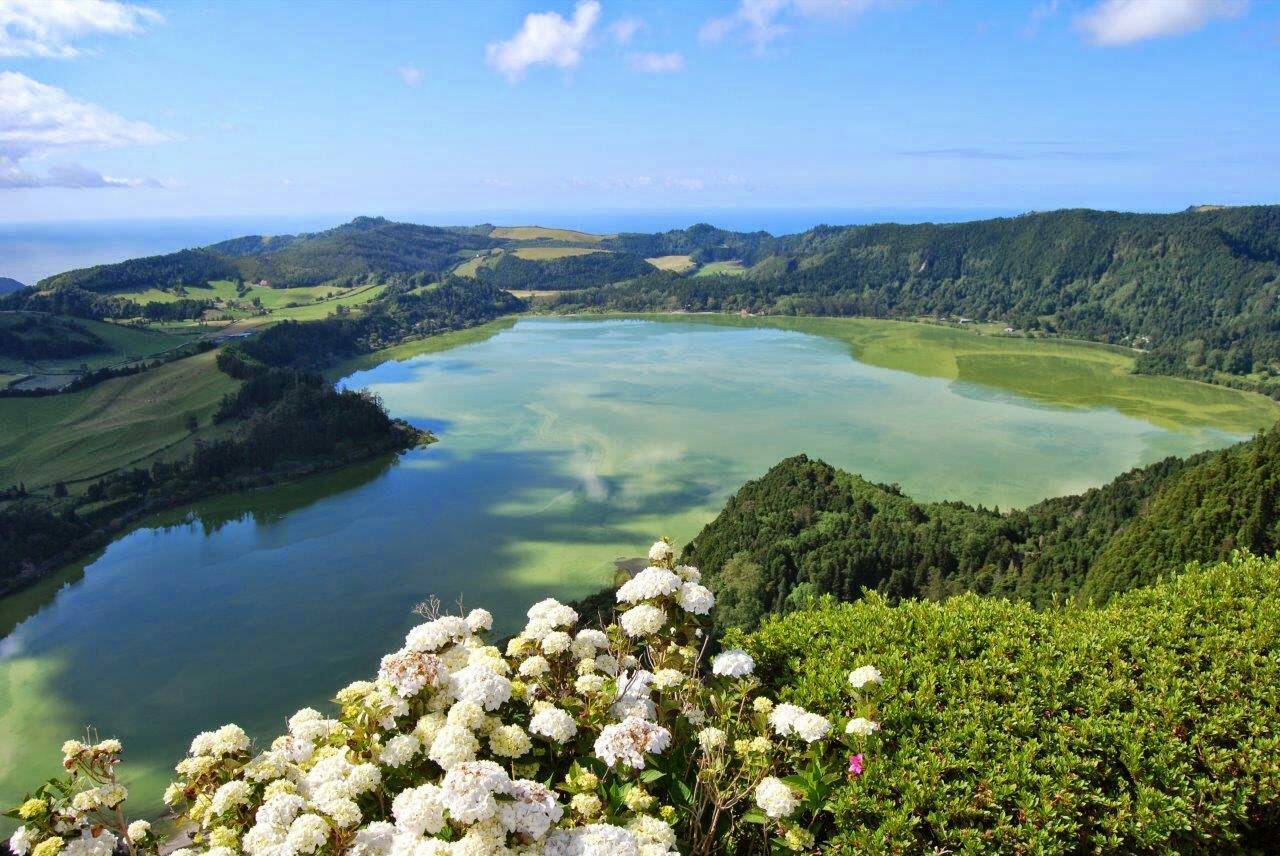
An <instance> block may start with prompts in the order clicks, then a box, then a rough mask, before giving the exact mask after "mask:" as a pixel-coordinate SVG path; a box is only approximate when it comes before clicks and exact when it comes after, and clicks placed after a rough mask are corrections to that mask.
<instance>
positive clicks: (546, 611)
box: [525, 597, 578, 630]
mask: <svg viewBox="0 0 1280 856" xmlns="http://www.w3.org/2000/svg"><path fill="white" fill-rule="evenodd" d="M525 615H527V616H528V618H529V620H530V621H536V622H541V623H544V624H546V625H547V626H548V627H549V628H550V629H552V630H554V629H556V628H558V627H568V626H570V625H572V624H577V623H578V613H576V612H574V611H573V609H571V608H570V607H567V606H565V605H564V604H563V603H561V602H560V601H558V600H556V599H555V598H553V597H549V598H547V599H546V600H540V601H538V602H537V603H535V604H534V605H533V606H531V607H529V611H528V612H527V613H525Z"/></svg>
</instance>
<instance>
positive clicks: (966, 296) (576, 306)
mask: <svg viewBox="0 0 1280 856" xmlns="http://www.w3.org/2000/svg"><path fill="white" fill-rule="evenodd" d="M512 235H515V236H518V237H508V236H512ZM555 247H571V248H580V249H579V250H578V254H567V253H566V254H561V255H558V256H557V255H556V254H554V253H552V252H550V250H551V249H552V248H555ZM528 248H538V249H537V250H532V249H528ZM588 248H589V249H590V250H592V251H593V252H592V253H590V254H583V252H582V251H583V250H585V249H588ZM534 252H537V253H541V255H537V256H534V255H531V254H532V253H534ZM522 253H523V254H522ZM476 256H483V257H484V258H483V259H482V260H483V261H485V264H483V265H476V264H474V261H475V257H476ZM682 256H683V257H687V258H688V264H687V265H684V264H682V265H677V266H671V267H673V268H675V269H671V270H658V269H657V267H656V266H655V265H653V264H650V263H648V262H646V261H644V260H645V259H654V260H662V259H671V258H676V259H679V258H680V257H682ZM717 262H721V263H725V264H720V265H717V264H715V263H717ZM468 265H470V271H469V272H468V271H467V270H465V268H466V266H468ZM677 270H678V271H679V272H677ZM450 273H460V274H462V275H465V276H470V277H472V278H480V279H482V280H485V281H487V282H488V283H490V284H493V285H497V286H499V287H502V288H508V289H516V290H528V291H531V292H557V293H556V294H554V295H550V296H544V297H540V298H538V299H539V301H540V305H541V306H542V307H543V308H546V309H550V310H552V311H575V310H582V309H607V310H618V311H649V310H670V309H683V310H688V311H733V312H736V311H740V310H747V311H752V312H761V313H770V314H811V315H864V316H870V317H908V318H910V317H919V316H943V317H964V318H968V319H978V320H991V321H998V322H1002V323H1004V324H1007V325H1008V326H1010V327H1012V328H1014V329H1015V330H1018V331H1025V330H1029V331H1035V332H1037V333H1050V334H1052V333H1058V334H1066V335H1070V336H1075V337H1079V338H1087V339H1092V340H1096V341H1102V342H1109V343H1113V344H1119V345H1125V346H1130V347H1137V348H1140V349H1141V350H1143V351H1144V353H1143V355H1142V357H1141V358H1140V360H1139V370H1140V371H1145V372H1150V373H1159V374H1175V375H1183V376H1188V377H1194V378H1197V379H1202V380H1212V381H1220V382H1221V381H1223V380H1228V381H1231V382H1233V383H1237V384H1238V385H1245V386H1249V387H1250V388H1256V389H1267V390H1277V391H1280V312H1278V311H1277V308H1278V306H1280V206H1247V207H1221V206H1196V207H1193V208H1191V209H1188V210H1186V211H1183V212H1179V213H1176V214H1126V213H1118V212H1107V211H1093V210H1087V209H1070V210H1062V211H1051V212H1043V213H1033V214H1025V215H1022V216H1019V217H1005V218H996V219H989V220H975V221H971V222H966V223H947V224H933V223H924V224H916V225H895V224H879V225H869V226H817V227H814V228H812V229H809V230H807V231H805V232H801V233H798V234H794V235H784V236H774V235H771V234H769V233H767V232H733V231H729V230H724V229H718V228H716V227H714V226H711V225H708V224H705V223H702V224H697V225H694V226H691V227H689V228H687V229H678V230H671V231H667V232H661V233H654V234H647V233H622V234H618V235H612V236H600V235H587V234H585V233H576V232H572V231H569V230H557V229H539V228H536V227H519V228H495V227H493V226H491V225H489V224H483V225H480V226H471V227H435V226H421V225H415V224H409V223H396V222H393V221H390V220H386V219H384V218H379V217H358V218H356V219H355V220H352V221H351V222H350V223H347V224H344V225H342V226H338V227H336V228H334V229H329V230H326V231H323V232H314V233H305V234H298V235H278V236H245V237H240V238H233V239H230V240H227V241H223V242H220V243H217V244H212V245H210V246H208V247H203V248H199V249H192V250H183V251H181V252H178V253H170V254H167V255H162V256H152V257H149V258H143V259H133V260H130V261H126V262H121V263H118V264H113V265H99V266H97V267H93V268H86V269H82V270H76V271H68V272H66V273H63V274H58V275H57V276H53V277H49V278H47V279H44V280H41V281H40V283H38V287H39V288H41V289H45V290H61V289H79V290H82V291H88V292H93V293H97V294H110V293H112V292H125V291H142V290H145V289H147V288H153V287H154V288H162V289H171V288H173V287H174V286H178V285H191V284H197V283H202V282H204V281H206V280H209V279H241V280H249V281H255V282H258V281H265V282H267V283H268V284H270V285H272V286H278V287H289V286H296V285H316V284H321V283H337V284H354V283H355V282H360V281H369V280H382V279H385V278H387V277H394V276H405V275H425V276H430V277H434V278H440V277H444V276H447V275H449V274H450ZM707 274H712V275H707ZM727 274H732V275H727ZM1232 378H1237V379H1238V380H1231V379H1232Z"/></svg>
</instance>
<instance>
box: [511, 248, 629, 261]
mask: <svg viewBox="0 0 1280 856" xmlns="http://www.w3.org/2000/svg"><path fill="white" fill-rule="evenodd" d="M512 252H513V253H515V254H516V256H517V257H518V258H522V259H529V260H531V261H546V260H548V259H563V258H565V257H566V256H589V255H592V254H593V253H606V252H608V250H595V249H591V248H590V247H517V248H516V249H514V250H512Z"/></svg>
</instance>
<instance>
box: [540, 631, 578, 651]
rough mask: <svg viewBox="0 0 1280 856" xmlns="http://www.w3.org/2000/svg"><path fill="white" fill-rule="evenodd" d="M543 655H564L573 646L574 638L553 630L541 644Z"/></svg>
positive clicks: (544, 637)
mask: <svg viewBox="0 0 1280 856" xmlns="http://www.w3.org/2000/svg"><path fill="white" fill-rule="evenodd" d="M539 644H540V645H541V647H542V651H543V653H546V654H551V655H553V656H554V655H556V654H563V653H564V652H565V651H568V650H569V646H570V645H572V644H573V638H572V637H571V636H569V634H568V633H565V632H564V631H563V630H552V631H551V632H550V633H548V634H547V635H546V636H543V637H542V642H541V643H539Z"/></svg>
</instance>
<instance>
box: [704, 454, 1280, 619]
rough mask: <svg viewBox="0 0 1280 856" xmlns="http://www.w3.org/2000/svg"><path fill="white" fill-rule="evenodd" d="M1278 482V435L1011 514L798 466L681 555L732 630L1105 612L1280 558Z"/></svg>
mask: <svg viewBox="0 0 1280 856" xmlns="http://www.w3.org/2000/svg"><path fill="white" fill-rule="evenodd" d="M1278 483H1280V429H1272V430H1271V431H1268V432H1266V433H1264V434H1261V435H1259V436H1258V437H1257V438H1255V439H1253V440H1250V441H1248V442H1246V443H1241V444H1239V445H1237V446H1233V447H1230V448H1228V449H1225V450H1222V451H1220V452H1206V453H1203V454H1201V455H1197V456H1195V457H1192V458H1190V459H1179V458H1169V459H1166V460H1164V461H1161V462H1159V463H1156V464H1152V465H1151V466H1148V467H1143V468H1140V469H1134V470H1131V471H1130V472H1128V473H1125V474H1123V475H1121V476H1120V477H1118V478H1117V479H1115V480H1114V481H1112V482H1111V483H1109V484H1107V485H1104V486H1103V487H1101V488H1096V489H1094V490H1090V491H1086V492H1085V493H1083V494H1080V495H1079V496H1071V497H1061V498H1055V499H1049V500H1045V501H1043V502H1040V503H1037V504H1036V505H1033V506H1031V507H1029V508H1026V509H1021V510H1017V511H1012V512H1007V513H1001V512H998V511H995V510H990V509H984V508H975V507H973V506H969V505H966V504H964V503H959V502H938V503H919V502H915V501H914V500H912V499H911V498H909V497H907V496H904V495H903V494H902V493H901V492H900V491H899V490H898V488H897V487H895V486H891V485H879V484H873V483H871V482H868V481H866V480H865V479H863V478H861V477H859V476H856V475H853V474H851V473H846V472H843V471H840V470H837V469H835V468H834V467H831V466H829V465H828V464H825V463H823V462H821V461H814V460H810V459H809V458H807V457H805V456H803V455H801V456H798V457H795V458H789V459H787V460H785V461H783V462H781V463H779V464H778V465H776V466H775V467H773V468H772V469H771V470H770V471H769V472H768V473H766V474H765V475H764V476H763V477H762V478H760V479H757V480H755V481H752V482H748V483H747V484H746V485H745V486H744V487H743V488H742V489H741V490H739V491H738V493H737V494H736V495H735V496H734V497H733V498H731V499H730V500H729V502H728V504H727V505H726V506H725V508H724V510H723V511H722V512H721V513H720V514H719V515H718V516H717V517H716V519H715V520H713V521H712V522H711V523H709V524H708V525H707V526H706V527H705V528H704V529H703V530H702V532H700V533H699V534H698V536H697V537H696V538H695V539H694V540H693V541H692V542H691V543H690V544H689V545H688V546H687V547H686V549H685V555H684V558H685V560H686V561H688V562H689V563H691V564H694V565H697V566H699V567H701V568H702V569H703V570H704V572H706V573H707V574H708V576H709V577H710V579H711V587H712V589H713V590H714V591H715V592H716V593H717V596H718V597H719V598H720V604H721V609H720V620H721V621H722V622H723V623H724V624H726V625H731V626H744V627H751V626H753V625H754V624H755V623H756V622H757V621H759V620H760V618H761V617H762V616H763V615H766V614H768V613H776V612H783V611H786V610H788V609H793V608H795V607H796V606H797V605H799V604H802V603H803V602H804V601H805V599H806V598H808V597H811V596H813V595H818V594H832V595H835V596H836V597H838V598H841V599H844V600H854V599H857V598H858V597H860V596H861V595H862V593H863V591H864V590H871V591H876V592H879V593H881V594H883V595H885V596H887V597H889V598H891V599H898V598H908V597H927V598H931V599H941V598H945V597H948V596H952V595H955V594H958V593H960V592H964V591H971V592H977V593H979V594H989V595H997V596H1001V597H1010V598H1016V599H1021V600H1026V601H1028V602H1030V603H1033V604H1037V605H1046V604H1048V603H1051V602H1052V601H1053V600H1054V599H1056V598H1062V597H1072V596H1075V595H1077V594H1082V595H1083V596H1085V597H1086V598H1089V599H1096V600H1106V599H1107V598H1109V597H1111V596H1113V595H1114V594H1115V593H1117V592H1119V591H1123V590H1126V589H1129V588H1133V587H1135V586H1140V585H1145V584H1148V583H1151V582H1153V581H1155V580H1156V579H1157V578H1158V577H1159V576H1160V575H1162V574H1168V573H1170V572H1173V571H1175V570H1177V569H1179V568H1181V567H1182V566H1183V565H1184V564H1186V563H1187V562H1188V561H1193V560H1199V561H1215V560H1218V559H1222V558H1224V557H1226V556H1228V555H1230V553H1231V551H1232V550H1234V549H1237V548H1245V549H1249V550H1253V551H1255V552H1257V553H1270V552H1273V551H1275V550H1277V549H1280V507H1278V506H1277V504H1276V501H1275V497H1276V490H1277V484H1278Z"/></svg>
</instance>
